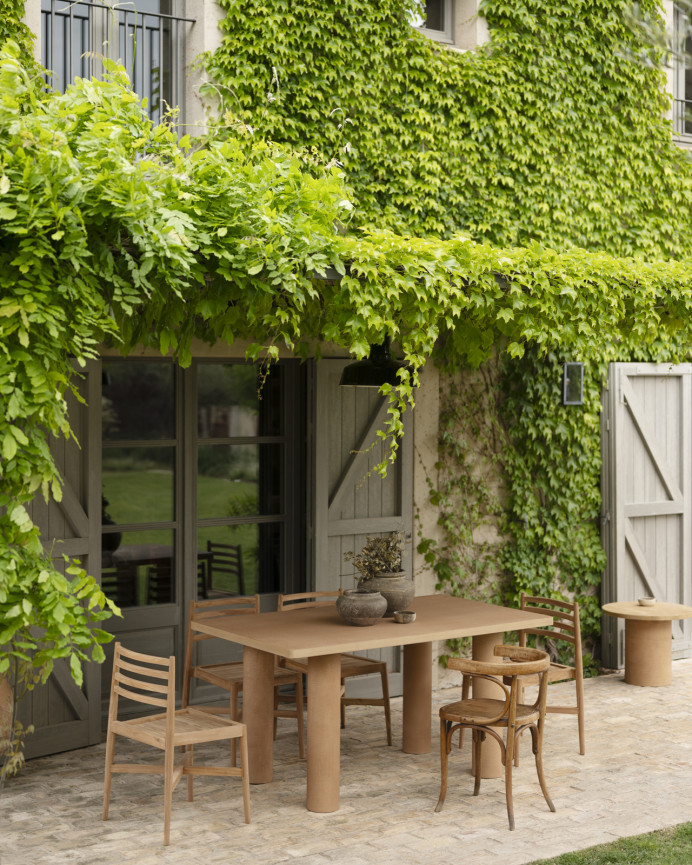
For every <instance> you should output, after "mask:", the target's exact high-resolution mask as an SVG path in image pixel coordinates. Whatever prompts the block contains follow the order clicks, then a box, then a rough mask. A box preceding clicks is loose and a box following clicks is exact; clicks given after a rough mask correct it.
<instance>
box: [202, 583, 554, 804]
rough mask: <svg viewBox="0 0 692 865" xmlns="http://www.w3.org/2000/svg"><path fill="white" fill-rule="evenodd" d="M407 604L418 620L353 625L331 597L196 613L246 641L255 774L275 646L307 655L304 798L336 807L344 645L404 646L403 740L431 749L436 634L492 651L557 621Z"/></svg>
mask: <svg viewBox="0 0 692 865" xmlns="http://www.w3.org/2000/svg"><path fill="white" fill-rule="evenodd" d="M411 608H412V609H413V610H415V611H416V621H415V622H412V623H410V624H407V625H400V624H397V623H396V622H394V620H393V619H382V620H381V621H379V622H378V623H377V624H375V625H372V626H368V627H354V626H353V625H348V624H346V623H345V622H344V621H343V620H342V619H340V618H339V616H338V614H337V612H336V608H335V607H320V608H317V609H314V610H311V609H305V610H296V611H291V612H281V613H262V614H260V615H258V616H226V617H224V618H223V619H204V620H203V621H202V622H199V623H197V622H193V624H192V627H193V628H194V629H195V630H196V631H199V632H201V633H205V634H211V635H212V636H215V637H220V638H222V639H225V640H230V641H232V642H234V643H240V644H241V645H243V646H244V656H243V660H244V673H245V676H244V679H243V721H244V722H245V723H246V724H247V728H248V747H249V764H250V782H251V783H253V784H263V783H267V782H269V781H271V780H272V772H273V708H274V688H273V681H274V677H273V674H274V658H275V655H281V656H283V657H285V658H307V659H308V724H307V728H308V750H307V807H308V810H310V811H318V812H323V813H328V812H332V811H337V810H338V809H339V769H340V767H339V763H340V740H341V730H340V727H341V717H340V690H341V683H340V670H341V664H340V661H339V654H340V653H341V652H358V651H364V650H365V649H381V648H385V647H387V646H403V647H404V676H403V678H404V694H403V743H402V749H403V751H404V752H405V753H407V754H428V753H429V752H430V749H431V730H432V663H433V642H434V641H436V640H445V639H449V638H452V637H472V638H473V657H474V658H476V659H477V660H491V659H493V658H494V656H493V647H494V646H496V645H498V644H499V643H502V641H503V640H502V638H503V634H504V632H505V631H515V630H519V629H520V628H531V627H540V626H542V625H543V626H544V625H547V624H550V623H551V622H552V618H550V617H547V618H546V616H542V615H537V614H535V613H528V612H524V611H522V610H515V609H510V608H508V607H499V606H495V605H493V604H483V603H481V602H479V601H468V600H464V599H463V598H453V597H450V596H449V595H426V596H423V597H420V598H416V599H415V601H414V602H413V604H411ZM481 685H483V686H485V689H486V690H485V691H484V690H483V689H482V688H481V687H480V686H481ZM488 688H490V691H489V692H487V695H488V696H497V693H496V692H495V691H496V689H494V688H493V685H492V683H485V682H482V683H481V682H479V683H478V685H477V686H476V687H475V689H474V695H475V696H486V691H487V689H488ZM486 744H488V743H486ZM493 744H494V743H493ZM495 750H496V751H497V755H495V754H493V751H492V749H489V748H485V746H484V754H483V758H482V759H483V764H482V771H483V775H484V777H497V776H499V775H500V774H502V771H503V770H502V766H501V764H500V762H499V748H497V746H496V747H495Z"/></svg>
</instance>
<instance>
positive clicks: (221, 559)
mask: <svg viewBox="0 0 692 865" xmlns="http://www.w3.org/2000/svg"><path fill="white" fill-rule="evenodd" d="M207 552H208V553H210V554H211V555H210V556H209V558H208V560H207V592H208V593H209V594H210V595H211V597H213V596H214V594H215V593H218V592H223V593H225V594H229V593H231V592H233V593H237V594H239V595H244V594H245V574H244V572H243V550H242V547H241V546H240V544H217V543H214V542H213V541H207ZM217 576H224V577H228V578H229V579H230V585H228V586H226V587H224V588H219V586H218V585H214V581H215V579H216V577H217Z"/></svg>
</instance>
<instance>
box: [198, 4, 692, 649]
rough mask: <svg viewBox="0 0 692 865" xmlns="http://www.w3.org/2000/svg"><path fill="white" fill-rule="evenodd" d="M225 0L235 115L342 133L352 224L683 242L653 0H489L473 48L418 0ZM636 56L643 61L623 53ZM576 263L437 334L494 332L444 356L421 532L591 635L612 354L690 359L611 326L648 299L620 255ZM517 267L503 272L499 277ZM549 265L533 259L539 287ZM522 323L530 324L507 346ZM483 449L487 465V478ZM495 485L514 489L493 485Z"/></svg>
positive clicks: (666, 245)
mask: <svg viewBox="0 0 692 865" xmlns="http://www.w3.org/2000/svg"><path fill="white" fill-rule="evenodd" d="M221 4H222V6H223V8H224V9H225V12H226V16H225V20H224V22H223V24H222V27H223V32H224V39H223V44H222V46H221V48H220V49H219V50H218V51H216V52H215V54H214V55H213V56H212V57H211V58H209V61H208V70H209V73H210V76H211V78H212V79H213V81H214V86H215V88H216V92H217V93H220V94H221V95H222V97H223V104H224V108H225V110H227V112H228V116H229V117H237V118H240V119H244V120H246V121H247V122H251V123H255V124H256V126H257V129H258V131H259V132H260V133H261V134H263V135H266V136H268V137H270V138H272V139H274V140H277V141H283V142H286V143H288V144H290V145H292V146H296V147H307V148H312V150H313V151H316V152H319V153H321V154H324V158H325V159H326V158H328V156H333V155H335V154H336V155H337V156H338V158H339V160H340V161H341V162H342V163H343V164H344V166H345V169H346V172H347V177H348V180H349V183H350V184H351V185H352V186H353V189H354V195H355V200H356V202H357V204H358V210H357V219H358V222H359V224H368V223H370V224H375V225H377V226H378V227H379V228H382V227H388V228H390V229H393V230H395V231H397V232H402V233H407V232H410V233H413V234H418V235H428V236H430V235H438V236H439V237H441V238H449V237H452V236H453V235H455V234H456V233H459V232H463V233H467V234H468V235H469V236H470V237H472V238H474V239H475V240H477V241H488V242H490V243H492V244H493V245H494V246H496V247H500V246H501V247H505V248H506V247H508V246H510V245H511V246H516V245H522V246H524V247H525V248H527V249H532V250H533V251H532V253H528V255H529V257H530V256H531V255H532V254H536V255H538V257H539V258H541V259H542V260H545V258H544V256H548V257H550V255H551V253H550V248H553V249H556V250H560V251H563V252H564V251H566V250H568V249H570V248H573V247H580V248H582V249H586V250H590V251H593V252H594V253H595V254H596V256H598V255H599V254H600V253H609V254H612V255H616V256H646V257H649V258H678V259H684V258H685V257H686V256H688V255H689V253H690V250H691V249H692V245H691V241H692V220H690V212H691V210H690V203H691V202H692V198H691V195H692V169H691V166H690V163H689V161H688V160H687V158H686V156H685V154H684V153H683V152H682V151H681V150H680V149H679V148H677V147H676V146H675V145H674V144H673V142H672V135H671V127H670V123H669V122H668V121H667V119H666V116H667V110H668V103H667V97H666V96H665V95H664V76H663V73H662V71H661V70H660V69H658V68H657V66H656V62H655V61H656V60H657V59H659V58H660V57H661V56H663V54H664V53H665V43H664V42H663V43H661V40H658V42H656V41H655V40H652V33H653V34H655V33H656V32H658V31H657V27H658V26H659V22H660V19H659V18H658V6H657V4H656V3H655V2H644V3H641V4H638V5H639V7H640V13H639V14H640V16H643V18H642V19H641V20H643V22H644V25H645V26H641V21H640V26H639V27H634V28H633V26H632V20H633V16H632V15H631V9H630V5H631V4H630V3H629V2H628V0H616V2H611V0H570V2H567V3H565V2H558V0H548V2H546V0H512V2H504V0H484V2H481V4H480V11H481V13H482V14H483V15H484V17H485V18H486V21H487V23H488V26H489V31H490V42H489V43H488V44H487V45H486V46H482V47H481V48H479V49H478V50H476V51H473V52H455V51H450V50H448V49H446V48H445V47H443V46H440V45H438V44H436V43H434V42H432V41H430V40H429V39H427V38H425V37H424V36H422V35H421V34H420V33H418V32H417V31H415V30H414V29H412V28H411V26H410V24H409V20H410V14H411V10H412V9H413V8H414V7H415V5H416V4H415V2H413V0H411V2H407V0H382V2H380V3H377V4H371V3H367V2H365V0H345V2H344V3H340V4H336V5H330V4H323V3H318V2H313V0H300V2H294V0H277V2H275V3H273V4H271V7H270V8H268V7H267V5H266V4H265V3H263V2H262V0H221ZM652 41H653V44H654V48H653V50H652V48H651V44H652ZM659 43H660V44H659ZM642 56H644V57H646V59H647V61H648V62H647V63H645V64H642V63H639V62H633V60H637V59H638V58H640V57H642ZM346 119H347V120H348V123H346ZM532 244H540V245H541V246H540V247H537V246H536V247H532ZM539 249H540V252H539V251H538V250H539ZM605 260H606V257H603V258H602V261H603V262H605ZM589 261H590V262H593V261H594V259H593V258H589ZM527 267H530V266H529V265H528V261H527ZM579 269H580V266H579V265H577V266H576V270H575V272H574V273H573V274H572V276H571V277H570V278H569V279H567V280H566V281H565V282H564V283H562V282H560V283H559V286H560V288H559V291H558V296H557V297H556V296H555V295H552V296H551V297H550V300H547V302H546V304H545V306H544V307H543V310H542V315H541V316H540V318H539V319H537V320H536V323H535V330H533V329H531V328H529V333H528V335H527V332H526V331H525V332H524V337H523V338H522V339H520V341H519V343H517V342H516V340H515V338H514V337H513V336H512V333H511V332H510V331H511V330H512V329H513V327H512V326H513V323H516V321H517V319H518V318H521V317H522V315H523V310H522V305H523V303H524V298H523V297H521V299H518V305H517V306H516V307H514V308H513V309H512V310H511V311H510V310H508V309H502V310H500V309H498V308H497V307H493V314H494V315H496V316H497V318H496V321H495V324H496V327H493V328H490V329H487V328H486V327H485V326H484V325H483V324H480V323H479V319H482V317H483V316H482V304H481V305H480V306H479V307H477V308H475V309H474V314H473V315H472V316H461V320H460V321H459V322H458V323H457V324H456V325H455V328H454V333H453V334H451V335H450V334H449V333H447V334H445V333H443V334H442V339H441V340H440V342H439V343H438V347H441V350H442V356H443V360H444V361H445V362H446V363H448V364H451V367H452V368H453V367H454V366H458V364H459V361H460V358H463V359H464V360H465V361H466V362H467V363H470V364H471V365H473V366H477V365H478V364H483V363H484V362H485V360H486V358H487V357H488V356H489V352H490V349H491V346H492V345H496V346H497V348H498V351H499V352H500V354H499V356H498V357H497V358H496V359H495V360H494V361H493V362H492V363H491V364H490V365H487V366H483V367H482V372H481V373H480V374H479V375H480V376H481V377H479V378H477V379H476V380H475V384H469V381H472V380H467V381H466V384H465V385H464V384H460V378H459V374H458V373H454V372H453V371H449V372H448V373H447V374H446V376H445V377H444V378H443V385H442V393H441V398H442V406H443V409H442V417H441V426H440V460H439V463H438V472H439V477H438V479H437V481H436V482H435V483H431V499H432V501H433V502H434V503H435V504H436V505H437V506H438V507H439V508H440V526H441V528H442V530H443V539H442V540H441V541H438V542H437V543H434V542H433V541H432V540H431V539H422V540H421V545H420V549H421V551H422V552H423V553H424V554H425V556H426V558H427V560H428V561H429V563H430V565H431V566H432V567H433V568H434V570H435V573H436V575H437V578H438V585H439V587H440V588H444V589H446V590H448V591H452V592H455V593H459V592H463V593H464V594H467V595H476V594H477V593H478V592H479V591H480V592H481V593H482V594H483V596H484V597H486V598H488V599H500V598H502V599H505V600H507V601H510V602H515V601H516V599H517V596H518V594H519V593H520V592H521V591H522V590H526V591H527V592H530V593H548V594H569V595H575V596H576V597H577V598H578V599H579V600H580V601H581V603H582V606H583V608H584V613H583V619H584V623H583V624H584V632H585V634H586V637H587V643H588V644H589V645H590V647H591V648H592V649H594V650H596V649H597V646H596V643H595V641H596V638H597V636H598V632H599V627H600V617H599V611H598V586H599V584H600V580H601V574H602V570H603V564H604V557H603V551H602V548H601V543H600V526H599V519H600V512H601V507H600V494H599V473H600V430H599V423H598V415H599V411H600V402H599V400H600V388H601V386H602V383H603V380H604V375H605V365H606V364H607V361H608V360H615V359H629V358H634V357H641V356H643V355H646V356H647V357H649V358H651V359H655V360H659V359H664V358H665V359H677V360H682V359H686V358H687V350H686V347H685V346H684V343H682V342H680V343H678V344H677V348H675V347H671V345H670V342H669V340H667V339H666V338H664V339H663V340H661V341H659V342H656V339H655V334H654V333H653V331H650V332H648V333H645V332H644V330H642V329H641V328H639V326H638V325H637V324H635V326H634V327H633V328H632V329H631V330H627V331H620V332H619V335H618V338H617V339H616V340H610V339H609V335H610V334H609V328H610V325H609V324H608V320H607V319H608V317H609V315H610V313H611V312H614V311H615V309H616V308H617V307H618V306H619V305H620V303H624V307H621V308H620V311H621V312H624V310H625V308H627V310H628V311H627V313H626V314H627V315H628V316H630V315H631V319H630V320H631V321H632V322H633V323H635V322H638V323H640V324H641V323H642V322H643V321H644V320H645V318H646V316H644V318H642V317H641V316H640V315H639V313H638V312H637V311H636V308H635V307H636V305H637V302H636V301H635V300H634V298H633V297H629V298H625V297H624V296H621V297H620V300H617V299H616V295H617V294H618V289H617V286H618V284H619V281H620V277H619V276H618V274H617V273H616V272H615V271H611V272H610V273H608V274H606V273H605V272H604V271H602V272H601V273H600V274H599V276H598V277H597V278H596V279H595V280H593V281H591V280H590V279H587V281H586V283H583V282H581V279H580V277H579V276H578V275H577V273H578V271H579ZM499 270H502V267H500V268H499ZM581 275H582V276H583V275H584V272H583V271H581ZM561 276H562V275H561ZM574 278H576V279H577V281H580V284H581V286H582V288H580V289H579V292H578V294H579V297H578V298H577V297H576V296H575V295H573V294H572V291H571V289H570V284H571V283H572V279H574ZM514 279H515V277H513V276H512V277H510V279H509V280H508V282H507V283H506V284H505V285H504V288H505V289H507V290H508V291H509V293H510V295H511V293H512V291H513V289H514V288H515V287H516V283H514ZM560 279H561V277H560ZM542 280H543V277H542V276H538V274H537V273H536V272H533V273H532V274H531V275H530V276H529V277H528V281H529V282H531V284H532V285H533V286H534V287H538V285H539V284H540V285H541V288H542V287H543V285H544V284H543V282H542ZM664 281H665V280H664ZM519 282H521V280H519ZM587 284H588V289H587V290H586V291H585V293H584V294H582V290H583V289H585V288H586V285H587ZM560 291H564V295H563V294H560ZM589 293H594V294H600V295H601V297H602V299H606V298H607V299H609V300H610V303H608V302H607V301H606V304H605V305H606V306H607V307H608V308H609V312H608V313H606V317H605V318H603V319H601V318H600V315H601V313H600V312H599V313H595V317H594V318H591V319H590V322H591V323H594V324H595V323H598V325H597V328H588V335H587V333H586V331H582V332H581V334H580V332H579V331H580V327H581V325H579V324H578V322H579V320H582V316H584V315H585V308H584V307H583V305H582V304H583V301H584V299H585V297H586V296H587V295H589ZM519 294H521V292H519ZM515 297H517V295H515ZM563 302H564V303H566V304H567V305H568V306H569V307H570V308H571V307H572V303H573V302H575V306H574V309H573V313H574V316H573V318H571V319H570V317H569V316H567V317H566V319H565V322H564V326H559V327H556V326H555V321H554V320H553V311H554V308H555V307H556V306H557V307H559V306H560V305H561V304H562V303H563ZM633 303H634V305H633ZM611 304H612V305H611ZM580 307H581V308H580ZM677 315H678V313H672V314H671V319H670V320H669V322H668V323H669V324H671V325H673V326H674V321H673V319H675V318H676V317H677ZM683 315H684V314H683ZM505 317H506V321H507V323H508V324H509V327H508V328H505V327H504V323H505ZM585 317H586V318H588V315H586V316H585ZM525 342H532V343H533V346H532V347H531V348H529V349H528V350H527V351H526V352H525V353H524V355H523V357H519V355H521V354H522V352H523V348H524V343H525ZM647 344H653V345H654V346H655V347H654V348H651V349H649V348H647ZM504 349H508V352H509V354H508V355H507V354H502V352H503V351H504ZM567 359H580V360H588V364H587V374H586V402H585V405H584V406H583V407H569V408H568V407H563V406H561V404H560V397H559V388H560V368H561V363H562V362H563V361H564V360H567ZM459 387H461V390H459ZM479 401H482V405H481V404H480V403H479ZM481 417H482V418H483V420H482V421H479V418H481ZM479 422H481V423H483V424H484V425H485V427H486V428H485V429H484V430H483V431H482V432H480V431H479V430H478V429H477V428H475V425H477V424H478V423H479ZM490 443H492V447H489V445H490ZM479 465H481V466H491V465H492V471H491V475H490V476H491V477H492V478H493V483H492V484H489V483H488V482H487V478H488V475H487V473H484V472H483V471H481V472H479V471H478V466H479ZM499 489H504V490H506V495H505V496H501V497H500V498H498V495H497V492H498V490H499ZM489 525H491V526H493V531H494V532H495V533H496V537H494V539H493V540H492V542H491V541H489V540H488V531H487V529H488V526H489ZM484 527H485V529H484ZM484 531H485V534H484ZM491 534H492V532H491ZM587 648H588V647H587Z"/></svg>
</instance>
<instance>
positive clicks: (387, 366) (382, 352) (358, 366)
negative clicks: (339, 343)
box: [339, 336, 405, 387]
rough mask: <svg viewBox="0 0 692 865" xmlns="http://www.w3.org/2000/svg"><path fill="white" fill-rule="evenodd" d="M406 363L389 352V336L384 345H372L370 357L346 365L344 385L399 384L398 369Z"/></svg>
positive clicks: (342, 381) (342, 383)
mask: <svg viewBox="0 0 692 865" xmlns="http://www.w3.org/2000/svg"><path fill="white" fill-rule="evenodd" d="M404 366H405V364H403V363H400V362H399V361H398V360H394V359H393V358H392V356H391V355H390V353H389V337H388V336H385V338H384V342H383V343H382V345H371V346H370V357H368V359H367V360H357V361H355V363H349V365H348V366H346V367H344V369H343V372H342V373H341V381H340V382H339V384H340V385H342V387H380V386H381V385H383V384H392V385H397V384H399V376H398V375H397V370H399V369H401V368H402V367H404Z"/></svg>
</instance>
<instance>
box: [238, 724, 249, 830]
mask: <svg viewBox="0 0 692 865" xmlns="http://www.w3.org/2000/svg"><path fill="white" fill-rule="evenodd" d="M240 760H241V769H240V780H241V781H242V783H243V810H244V812H245V822H246V823H249V822H250V769H249V766H250V763H249V761H248V756H247V728H246V729H245V730H243V735H242V736H241V737H240Z"/></svg>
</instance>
